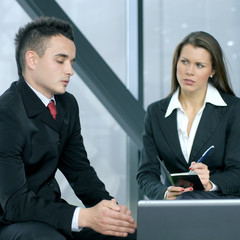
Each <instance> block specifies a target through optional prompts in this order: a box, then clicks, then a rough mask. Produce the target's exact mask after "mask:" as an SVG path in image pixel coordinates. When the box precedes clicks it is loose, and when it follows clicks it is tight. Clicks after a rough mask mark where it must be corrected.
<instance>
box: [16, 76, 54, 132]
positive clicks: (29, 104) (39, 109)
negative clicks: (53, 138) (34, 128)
mask: <svg viewBox="0 0 240 240" xmlns="http://www.w3.org/2000/svg"><path fill="white" fill-rule="evenodd" d="M17 88H18V90H19V92H20V94H21V97H22V101H23V104H24V107H25V110H26V113H27V115H28V117H29V118H34V117H37V116H40V115H41V119H42V121H43V122H44V123H46V124H47V125H48V126H49V127H50V128H52V129H53V130H55V131H57V130H58V128H57V124H56V121H55V120H54V119H53V117H52V116H51V114H50V112H49V110H48V108H46V107H45V106H44V104H43V103H42V101H41V100H40V99H39V97H38V96H37V95H36V94H35V93H34V92H33V91H32V89H31V88H30V87H29V86H28V85H27V83H26V82H25V80H24V79H23V78H20V79H19V81H18V82H17Z"/></svg>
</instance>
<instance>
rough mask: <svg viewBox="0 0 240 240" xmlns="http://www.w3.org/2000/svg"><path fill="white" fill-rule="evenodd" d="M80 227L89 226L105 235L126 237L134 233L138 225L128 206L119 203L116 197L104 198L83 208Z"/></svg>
mask: <svg viewBox="0 0 240 240" xmlns="http://www.w3.org/2000/svg"><path fill="white" fill-rule="evenodd" d="M78 225H79V227H89V228H91V229H93V230H94V231H96V232H99V233H101V234H104V235H112V236H118V237H126V236H127V235H128V233H134V232H135V230H136V228H137V225H136V223H135V221H134V219H133V217H132V216H131V211H130V210H129V209H127V207H126V206H123V205H118V204H117V202H116V200H115V199H112V200H110V201H108V200H103V201H101V202H100V203H98V204H97V205H95V206H94V207H92V208H82V209H81V210H80V213H79V219H78Z"/></svg>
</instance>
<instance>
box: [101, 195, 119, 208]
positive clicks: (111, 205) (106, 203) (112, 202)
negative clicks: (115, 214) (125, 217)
mask: <svg viewBox="0 0 240 240" xmlns="http://www.w3.org/2000/svg"><path fill="white" fill-rule="evenodd" d="M101 203H102V204H103V206H105V207H107V208H110V209H112V210H115V211H120V206H119V205H118V204H117V201H116V199H114V198H113V199H111V200H110V201H109V200H103V201H102V202H101Z"/></svg>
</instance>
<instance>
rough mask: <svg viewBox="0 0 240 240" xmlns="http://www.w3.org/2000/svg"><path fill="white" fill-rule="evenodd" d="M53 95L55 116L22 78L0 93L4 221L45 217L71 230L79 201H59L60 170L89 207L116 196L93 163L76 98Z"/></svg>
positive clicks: (0, 180)
mask: <svg viewBox="0 0 240 240" xmlns="http://www.w3.org/2000/svg"><path fill="white" fill-rule="evenodd" d="M55 99H56V103H57V112H58V114H57V119H56V121H55V120H54V119H53V117H52V116H51V114H50V112H49V110H48V109H47V108H46V107H45V106H44V104H43V103H42V101H41V100H40V99H39V98H38V97H37V96H36V94H35V93H34V92H33V91H32V90H31V89H30V87H29V86H28V85H27V84H26V82H25V80H24V79H22V78H20V80H19V81H17V82H14V83H13V84H12V85H11V87H10V88H9V89H8V90H7V91H6V92H5V93H4V94H3V95H2V96H1V97H0V222H2V223H5V224H10V223H15V222H23V221H39V222H45V223H47V224H50V225H52V226H53V227H55V228H57V229H58V230H59V231H60V232H62V233H64V234H67V235H70V234H71V222H72V217H73V212H74V210H75V206H71V205H69V204H67V203H64V202H63V201H60V200H58V199H59V198H60V190H59V186H58V184H57V182H56V180H55V178H54V175H55V173H56V170H57V169H60V170H61V172H62V173H63V174H64V175H65V177H66V178H67V180H68V181H69V183H70V185H71V187H72V188H73V190H74V192H75V194H76V195H77V196H78V197H79V198H80V199H81V200H82V202H83V203H84V204H85V205H86V206H88V207H89V206H93V205H95V204H97V203H98V202H100V201H101V200H102V199H111V198H112V197H111V196H110V195H109V193H108V192H107V191H106V190H105V186H104V184H103V183H102V182H101V181H100V180H99V178H98V177H97V175H96V172H95V171H94V169H93V168H92V167H91V166H90V164H89V160H88V158H87V154H86V151H85V148H84V145H83V139H82V136H81V129H80V122H79V111H78V105H77V102H76V100H75V98H74V97H73V96H72V95H71V94H69V93H65V94H63V95H56V96H55ZM56 193H57V195H58V196H57V198H56Z"/></svg>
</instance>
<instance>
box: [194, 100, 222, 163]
mask: <svg viewBox="0 0 240 240" xmlns="http://www.w3.org/2000/svg"><path fill="white" fill-rule="evenodd" d="M225 109H226V108H223V107H216V106H214V105H212V104H209V103H207V104H206V107H205V109H204V111H203V114H202V117H201V120H200V122H199V125H198V129H197V132H196V135H195V139H194V142H193V146H192V150H191V154H190V158H189V163H191V162H193V161H197V160H198V159H199V157H200V156H201V155H202V154H203V153H204V152H205V151H206V150H207V149H208V148H209V147H210V146H211V145H212V143H211V142H210V141H209V138H210V137H211V136H212V134H213V132H214V131H215V129H216V128H217V126H218V124H219V123H220V121H221V119H222V115H223V114H224V112H225Z"/></svg>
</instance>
